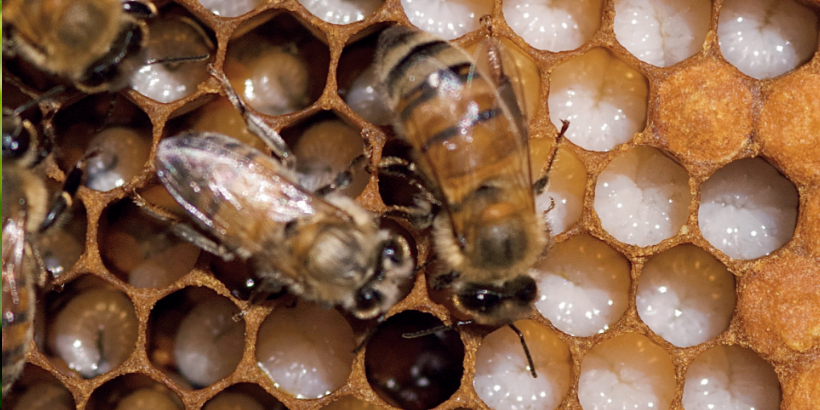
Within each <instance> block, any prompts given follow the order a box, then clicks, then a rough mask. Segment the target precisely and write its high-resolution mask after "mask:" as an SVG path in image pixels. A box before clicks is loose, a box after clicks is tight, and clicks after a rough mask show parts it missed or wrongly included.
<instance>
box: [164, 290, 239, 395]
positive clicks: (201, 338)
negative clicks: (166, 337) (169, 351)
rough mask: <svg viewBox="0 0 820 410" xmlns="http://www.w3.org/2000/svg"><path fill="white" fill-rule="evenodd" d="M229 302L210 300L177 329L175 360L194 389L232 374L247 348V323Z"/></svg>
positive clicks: (221, 299)
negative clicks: (240, 318)
mask: <svg viewBox="0 0 820 410" xmlns="http://www.w3.org/2000/svg"><path fill="white" fill-rule="evenodd" d="M238 313H239V309H238V308H237V307H236V306H235V305H234V304H233V303H231V302H230V301H229V300H228V299H225V298H222V297H215V298H211V299H207V300H204V301H202V302H201V303H199V304H198V305H196V306H195V307H194V308H193V310H191V311H190V312H189V313H188V315H187V316H185V319H183V320H182V323H181V324H180V325H179V329H178V330H177V335H176V338H175V339H174V360H175V361H176V364H177V368H178V369H179V372H180V373H181V374H182V376H183V377H185V378H186V379H187V380H188V381H189V382H191V384H193V385H195V386H200V387H201V386H207V385H210V384H212V383H214V382H216V381H218V380H220V379H223V378H224V377H225V376H228V375H229V374H231V373H232V372H233V371H234V369H236V365H237V364H239V360H240V359H242V351H243V350H244V347H245V322H244V321H241V320H240V321H236V320H234V317H235V316H236V315H237V314H238Z"/></svg>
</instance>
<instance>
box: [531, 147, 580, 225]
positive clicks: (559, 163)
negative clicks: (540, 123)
mask: <svg viewBox="0 0 820 410" xmlns="http://www.w3.org/2000/svg"><path fill="white" fill-rule="evenodd" d="M532 142H534V141H532ZM534 145H535V144H532V143H531V144H530V152H531V154H530V158H532V161H533V163H535V162H536V161H537V160H538V159H537V154H535V153H533V152H534V151H535V150H537V148H536V147H534ZM538 151H542V150H538ZM543 163H544V165H543V166H544V167H546V166H548V165H549V161H543ZM533 165H534V167H536V169H541V168H543V167H542V166H539V165H536V164H533ZM533 175H538V174H533ZM548 175H549V185H548V186H547V190H546V191H544V192H542V193H541V195H538V196H537V197H535V211H536V212H537V213H544V212H546V218H547V224H548V226H549V227H550V228H549V229H550V234H551V235H553V236H554V235H558V234H560V233H562V232H565V231H566V230H567V229H569V228H570V227H572V226H573V225H574V224H575V222H576V221H578V219H579V218H580V217H581V213H583V211H584V192H585V191H586V186H587V171H586V168H585V167H584V163H583V162H581V160H579V159H578V157H576V156H575V154H573V153H572V151H570V150H569V149H567V148H564V147H560V148H558V151H557V152H556V154H555V159H554V161H553V162H552V166H551V168H550V170H549V174H548ZM550 208H552V209H550ZM547 210H549V212H547Z"/></svg>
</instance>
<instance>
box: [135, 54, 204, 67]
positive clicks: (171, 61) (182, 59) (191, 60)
mask: <svg viewBox="0 0 820 410" xmlns="http://www.w3.org/2000/svg"><path fill="white" fill-rule="evenodd" d="M209 57H211V55H210V54H199V55H194V56H183V57H165V58H151V59H149V60H147V61H146V62H145V65H154V64H175V63H194V62H197V61H205V60H207V59H208V58H209Z"/></svg>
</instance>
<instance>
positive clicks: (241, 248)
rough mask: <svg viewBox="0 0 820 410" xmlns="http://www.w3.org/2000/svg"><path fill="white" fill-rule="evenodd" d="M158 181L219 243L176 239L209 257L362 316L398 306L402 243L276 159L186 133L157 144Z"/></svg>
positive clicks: (407, 269) (191, 234) (405, 256)
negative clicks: (233, 260) (239, 264)
mask: <svg viewBox="0 0 820 410" xmlns="http://www.w3.org/2000/svg"><path fill="white" fill-rule="evenodd" d="M157 176H158V177H159V180H160V181H161V182H162V184H163V185H164V186H165V188H166V189H167V190H168V192H169V193H170V194H171V196H173V197H174V199H175V200H176V201H177V202H178V203H179V204H180V205H182V207H183V208H185V209H186V210H187V211H188V213H189V214H190V216H192V217H193V219H194V221H196V223H197V224H198V226H199V227H200V228H202V229H203V230H204V231H205V232H206V233H207V234H209V235H213V236H214V237H216V238H217V243H209V239H208V238H207V237H205V236H202V235H201V234H198V233H195V232H196V231H194V230H193V229H192V228H191V229H189V228H183V229H182V230H180V228H179V227H175V230H176V231H177V232H183V231H184V232H186V233H183V234H182V235H181V236H183V237H187V238H191V239H193V241H192V242H194V243H195V244H197V245H198V246H200V247H202V248H203V249H205V250H208V251H211V252H213V253H216V254H219V255H222V256H228V257H229V258H230V257H232V256H235V257H238V258H240V259H244V260H250V261H251V263H252V264H253V265H254V268H255V269H256V271H257V274H258V275H259V276H260V277H262V278H264V279H265V280H266V281H268V282H269V284H279V285H285V286H287V287H288V289H289V290H290V291H291V292H293V293H294V294H297V295H299V296H301V297H302V298H304V299H307V300H311V301H316V302H319V303H320V304H323V305H324V306H326V307H330V306H333V305H338V306H341V307H342V308H344V309H346V310H348V311H349V312H351V313H353V314H354V315H355V316H356V317H358V318H360V319H370V318H373V317H376V316H378V315H381V314H384V313H385V312H386V311H387V310H388V309H389V308H390V307H392V306H393V305H394V304H395V303H396V302H398V299H399V297H400V296H401V295H400V291H399V288H400V286H401V284H402V283H404V282H406V281H407V279H409V277H410V276H411V275H412V273H413V261H412V257H411V256H410V251H409V245H408V244H407V242H406V240H405V239H404V238H403V237H401V236H399V235H396V234H393V233H391V232H390V231H388V230H385V229H379V228H378V226H377V225H376V224H375V221H374V219H373V217H372V216H371V215H370V214H369V213H368V212H367V211H365V210H364V209H362V208H361V207H360V206H359V205H358V204H356V203H355V202H354V201H353V200H352V199H350V198H348V197H346V196H344V195H341V194H339V193H337V192H330V193H329V194H328V195H327V196H325V197H320V196H319V195H317V194H315V193H313V192H310V191H308V190H307V189H305V188H303V187H302V186H300V185H299V184H298V183H297V182H294V181H297V180H298V176H297V175H295V173H294V172H293V171H292V170H291V169H289V168H287V167H286V166H284V165H283V164H282V163H280V162H279V161H277V160H276V159H274V158H272V157H270V156H268V155H265V154H263V153H262V152H260V151H258V150H256V149H255V148H253V147H250V146H248V145H245V144H243V143H241V142H239V141H237V140H235V139H233V138H230V137H227V136H225V135H222V134H217V133H213V132H197V131H190V132H186V133H183V134H180V135H177V136H174V137H171V138H166V139H164V140H162V141H161V142H160V144H159V147H158V148H157Z"/></svg>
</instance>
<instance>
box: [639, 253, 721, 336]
mask: <svg viewBox="0 0 820 410" xmlns="http://www.w3.org/2000/svg"><path fill="white" fill-rule="evenodd" d="M636 298H637V308H638V315H640V317H641V320H643V321H644V323H646V324H647V325H648V326H649V328H650V329H652V331H653V332H655V333H657V334H658V335H660V336H661V337H663V338H664V339H666V340H667V341H669V342H670V343H672V344H674V345H675V346H679V347H689V346H694V345H697V344H700V343H703V342H706V341H707V340H709V339H711V338H713V337H715V336H717V335H719V334H721V333H723V331H725V330H726V329H727V328H728V327H729V321H730V320H731V319H732V314H733V313H734V311H735V302H736V300H735V279H734V276H733V275H732V273H731V272H729V270H728V269H726V267H725V266H723V264H722V263H720V261H718V260H717V259H715V257H714V256H712V255H710V254H709V253H707V252H706V251H704V250H702V249H700V248H698V247H696V246H694V245H681V246H677V247H675V248H672V249H670V250H668V251H665V252H663V253H661V254H659V255H655V256H653V257H652V258H651V259H649V261H648V262H646V264H645V265H644V267H643V270H642V271H641V277H640V280H639V281H638V294H637V297H636Z"/></svg>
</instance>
